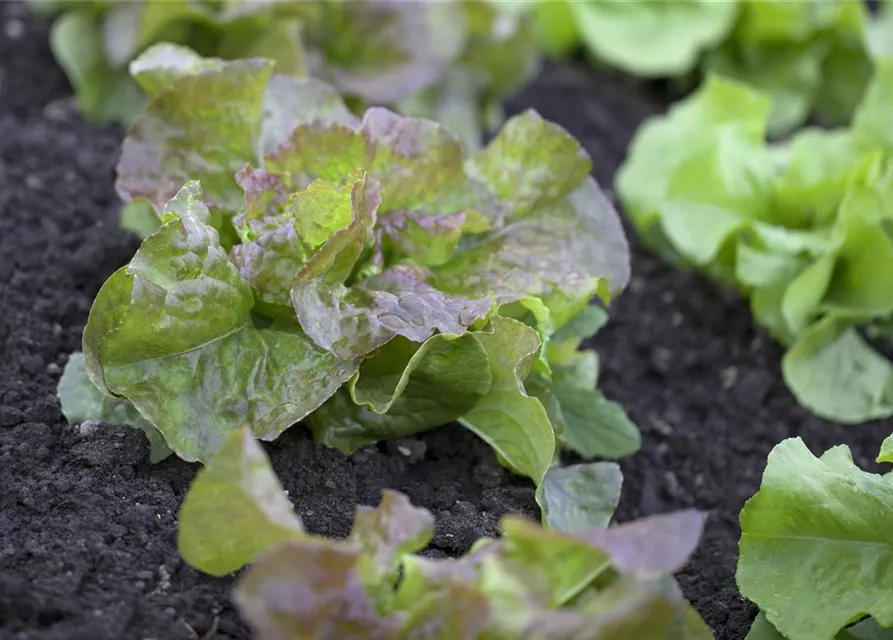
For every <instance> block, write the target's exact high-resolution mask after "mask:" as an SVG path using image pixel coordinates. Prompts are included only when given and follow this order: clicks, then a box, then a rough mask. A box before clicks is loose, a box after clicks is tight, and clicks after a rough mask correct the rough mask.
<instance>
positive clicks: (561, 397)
mask: <svg viewBox="0 0 893 640" xmlns="http://www.w3.org/2000/svg"><path fill="white" fill-rule="evenodd" d="M551 388H552V393H553V394H554V395H555V397H556V399H557V400H558V404H559V405H560V406H561V413H562V416H563V417H564V430H563V431H562V432H561V436H560V441H561V444H563V445H564V446H566V447H568V448H570V449H571V450H573V451H574V452H576V453H578V454H580V455H581V456H583V457H584V458H611V459H618V458H625V457H627V456H630V455H632V454H634V453H635V452H636V451H638V450H639V448H640V447H641V446H642V437H641V436H640V435H639V429H638V427H636V425H635V424H633V422H632V421H630V419H629V418H628V417H627V415H626V412H625V411H624V410H623V407H621V406H620V405H619V404H617V403H616V402H612V401H610V400H608V399H607V398H605V396H604V395H603V394H602V393H601V392H599V391H593V390H592V389H583V388H580V387H579V386H577V385H576V384H573V383H568V382H556V383H554V384H553V385H552V387H551Z"/></svg>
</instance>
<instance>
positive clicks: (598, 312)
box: [546, 305, 608, 387]
mask: <svg viewBox="0 0 893 640" xmlns="http://www.w3.org/2000/svg"><path fill="white" fill-rule="evenodd" d="M607 322H608V314H607V313H606V312H605V310H604V309H602V308H601V307H597V306H595V305H588V306H586V307H584V308H583V310H582V311H580V313H578V314H577V315H575V316H574V317H572V318H571V319H570V320H569V321H568V322H567V324H565V325H564V326H563V327H561V328H560V329H559V330H558V331H556V332H555V333H554V334H552V335H551V336H550V339H549V344H548V349H547V351H546V355H547V357H548V361H549V364H551V365H553V366H557V365H560V364H567V365H568V366H575V365H571V364H570V362H569V361H574V362H575V363H576V361H577V359H578V357H579V354H578V352H577V349H578V348H579V347H580V343H582V342H583V340H585V339H586V338H589V337H591V336H593V335H595V334H596V333H598V331H599V330H600V329H601V328H602V327H603V326H605V324H607ZM590 353H591V354H592V357H596V356H595V353H594V352H590ZM587 364H589V363H587ZM594 371H595V375H594V376H593V380H592V384H591V385H585V384H584V385H582V386H588V387H594V386H595V379H594V378H595V377H597V373H598V362H597V361H596V362H595V363H594Z"/></svg>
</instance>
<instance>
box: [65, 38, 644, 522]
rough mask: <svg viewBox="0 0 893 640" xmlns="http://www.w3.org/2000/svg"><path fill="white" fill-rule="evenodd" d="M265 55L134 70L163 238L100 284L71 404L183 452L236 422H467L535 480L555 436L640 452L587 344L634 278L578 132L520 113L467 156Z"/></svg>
mask: <svg viewBox="0 0 893 640" xmlns="http://www.w3.org/2000/svg"><path fill="white" fill-rule="evenodd" d="M273 66H274V64H273V62H271V61H269V60H264V59H249V60H240V61H234V62H226V61H223V60H220V59H203V58H200V57H198V56H197V55H195V54H194V53H192V52H191V51H189V50H186V49H183V48H180V47H176V46H173V45H158V46H156V47H153V48H150V49H149V50H148V51H147V52H146V53H145V54H144V55H143V56H142V57H140V58H138V59H137V60H136V61H135V62H134V65H133V68H134V70H135V77H136V80H137V81H138V82H139V83H140V84H141V85H142V86H143V87H144V88H145V90H146V91H147V92H149V93H150V94H151V95H152V96H153V97H152V100H151V101H150V102H149V104H148V106H147V107H146V109H145V110H144V111H143V113H142V115H141V116H140V118H139V120H138V121H137V122H136V123H135V125H134V126H133V127H132V129H131V131H130V134H129V135H128V137H127V139H126V140H125V141H124V145H123V150H122V155H121V159H120V163H119V168H118V181H117V189H118V192H119V193H120V194H121V195H122V197H123V198H124V199H125V201H137V200H139V201H141V202H144V203H147V204H146V206H147V207H148V209H149V211H150V212H152V214H153V215H155V214H154V212H155V211H158V212H159V213H158V214H157V215H158V216H159V219H158V220H157V222H156V225H157V230H155V231H154V232H153V233H152V234H151V235H149V236H148V237H147V238H146V239H145V240H144V241H143V243H142V245H141V246H140V248H139V250H138V251H137V252H136V255H135V256H134V257H133V259H132V260H131V261H130V263H129V264H128V265H126V266H124V267H122V268H121V269H119V270H118V271H116V272H115V273H114V274H113V275H112V276H111V277H110V278H109V279H108V281H107V282H106V283H105V285H104V286H103V287H102V289H101V290H100V292H99V294H98V295H97V298H96V301H95V302H94V304H93V308H92V310H91V312H90V316H89V320H88V322H87V326H86V328H85V330H84V339H83V348H84V355H83V358H82V359H81V358H80V357H75V358H73V359H72V360H71V362H70V363H69V367H68V369H67V370H66V372H65V375H64V376H63V379H62V383H61V385H60V395H61V397H62V404H63V410H64V411H65V413H66V415H68V416H69V418H74V419H84V418H93V419H115V420H123V421H125V422H129V423H131V424H134V425H135V426H138V427H141V428H143V429H145V430H146V431H147V432H148V433H149V434H150V442H154V443H157V444H159V445H160V443H161V442H162V441H163V443H165V445H166V446H167V447H169V448H170V449H171V450H173V452H175V453H176V454H177V455H178V456H180V457H182V458H184V459H186V460H206V459H207V458H208V457H209V456H210V455H211V454H212V453H213V452H214V451H216V450H217V448H218V447H219V446H220V445H221V444H222V443H223V441H224V440H225V439H226V437H227V436H228V435H229V434H230V433H232V432H233V431H234V430H236V429H238V428H239V427H241V426H248V427H249V428H250V429H251V430H252V433H253V434H254V435H255V436H256V437H258V438H261V439H265V440H270V439H273V438H276V437H277V436H278V435H279V434H280V433H282V431H284V430H285V429H287V428H289V427H290V426H292V425H294V424H296V423H297V422H299V421H304V422H305V424H306V425H307V426H308V427H309V428H310V429H311V430H312V432H313V434H314V436H315V438H316V439H317V440H318V441H320V442H323V443H325V444H327V445H330V446H332V447H336V448H338V449H340V450H341V451H345V452H350V451H353V450H355V449H357V448H358V447H360V446H363V445H365V444H367V443H370V442H375V441H379V440H383V439H386V438H394V437H401V436H407V435H410V434H414V433H418V432H420V431H423V430H426V429H430V428H432V427H435V426H438V425H441V424H444V423H447V422H450V421H453V420H459V421H460V422H461V423H462V424H464V425H465V426H466V427H467V428H469V429H470V430H472V431H473V432H474V433H476V434H477V435H479V436H480V437H481V438H483V439H484V440H486V441H487V442H488V443H489V444H490V445H491V446H492V447H493V448H494V449H495V450H496V452H497V453H498V455H499V457H500V459H501V460H502V461H503V462H504V463H505V464H506V465H507V466H508V467H510V468H511V469H513V470H515V471H517V472H518V473H521V474H523V475H525V476H528V477H530V478H533V479H534V481H535V482H537V483H538V484H539V483H541V482H542V480H543V478H544V476H545V474H546V472H547V471H548V470H549V469H550V467H551V466H552V464H553V462H554V461H555V458H556V451H557V450H558V448H560V447H568V448H570V449H572V450H574V451H576V452H578V453H579V454H581V455H583V456H586V457H603V458H618V457H623V456H626V455H629V454H630V453H632V452H634V451H635V450H636V449H637V448H638V446H639V434H638V431H637V429H636V427H635V425H633V424H632V423H631V422H630V421H629V420H628V419H627V417H626V415H625V414H624V412H623V410H622V409H621V408H620V407H619V406H618V405H616V404H614V403H611V402H609V401H607V400H606V399H605V398H604V396H602V395H601V394H599V393H598V392H597V391H595V390H594V386H595V382H596V377H597V372H598V362H597V359H596V358H595V354H594V353H593V352H591V351H582V352H578V351H577V347H578V346H579V345H580V343H581V342H582V340H583V339H584V338H585V337H587V336H589V335H591V334H593V333H594V332H595V331H596V330H597V329H598V328H599V327H600V326H601V324H603V322H604V320H605V316H604V312H602V311H601V310H600V309H598V308H596V307H590V306H588V303H589V301H590V299H591V298H592V297H593V296H599V297H600V298H601V299H602V301H603V302H605V303H607V302H608V301H609V300H610V299H611V298H612V297H613V296H614V295H616V294H617V293H618V292H619V291H620V290H621V289H622V288H623V287H624V285H625V284H626V282H627V279H628V277H629V249H628V246H627V243H626V239H625V236H624V234H623V230H622V227H621V225H620V222H619V219H618V216H617V213H616V211H615V210H614V208H613V206H612V205H611V204H610V202H609V201H608V199H607V198H606V197H605V195H604V194H603V193H602V192H601V190H600V189H599V187H598V185H597V184H596V183H595V181H594V180H593V179H592V178H591V177H590V176H589V170H590V164H591V161H590V159H589V157H588V155H587V154H586V153H585V151H584V150H583V149H582V148H581V147H580V145H579V144H578V143H577V141H576V140H574V139H573V137H571V136H570V135H569V134H568V133H567V132H566V131H564V130H563V129H561V128H560V127H558V126H557V125H554V124H551V123H549V122H546V121H545V120H543V119H542V118H541V117H540V116H539V115H537V114H536V113H535V112H533V111H528V112H525V113H523V114H521V115H519V116H516V117H514V118H512V119H511V120H509V121H508V122H507V124H506V125H505V127H504V128H503V129H502V131H501V132H500V133H499V134H498V135H497V136H496V137H495V138H494V139H493V140H492V142H491V143H490V144H489V145H488V146H487V147H486V148H484V149H482V150H480V151H479V152H478V153H476V154H474V155H472V156H471V157H470V158H468V159H466V158H465V157H464V152H463V147H462V145H461V143H460V141H459V140H458V138H456V137H455V136H454V135H453V134H451V133H450V132H449V131H447V130H446V129H445V128H444V127H443V126H442V125H440V124H437V123H435V122H432V121H429V120H424V119H420V118H409V117H402V116H398V115H396V114H395V113H393V112H391V111H388V110H387V109H384V108H380V107H376V108H371V109H369V110H367V111H366V113H365V114H364V115H363V117H362V118H357V117H355V116H354V115H353V114H352V113H351V112H350V111H349V110H348V109H347V108H346V107H345V105H344V103H343V102H342V101H341V99H340V98H339V96H338V94H337V93H336V92H335V91H334V90H333V89H331V88H330V87H328V86H327V85H325V84H323V83H321V82H319V81H316V80H307V79H297V78H293V77H289V76H284V75H279V74H273ZM134 418H135V419H134ZM164 453H165V451H164V449H163V447H160V446H158V447H156V449H155V452H154V457H156V458H158V457H161V456H162V455H164ZM556 486H557V485H556ZM572 486H573V483H565V489H567V490H571V489H572ZM569 488H570V489H569ZM540 497H541V503H542V502H545V501H546V500H547V496H544V495H543V494H541V496H540ZM562 517H569V516H562Z"/></svg>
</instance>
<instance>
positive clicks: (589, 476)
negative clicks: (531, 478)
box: [537, 462, 623, 533]
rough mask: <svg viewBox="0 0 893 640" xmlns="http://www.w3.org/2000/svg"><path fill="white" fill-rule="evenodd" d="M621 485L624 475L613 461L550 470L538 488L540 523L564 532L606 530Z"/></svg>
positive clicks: (615, 506)
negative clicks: (541, 516)
mask: <svg viewBox="0 0 893 640" xmlns="http://www.w3.org/2000/svg"><path fill="white" fill-rule="evenodd" d="M622 484H623V474H622V473H621V472H620V467H619V466H617V464H616V463H613V462H595V463H591V464H576V465H572V466H569V467H553V468H551V469H549V471H548V473H546V477H545V478H544V479H543V482H542V484H540V486H539V487H538V489H537V502H538V503H539V504H540V506H541V508H542V512H543V522H544V523H545V524H547V525H548V526H549V527H551V528H552V529H555V530H557V531H563V532H566V533H577V532H579V531H585V530H587V529H597V528H600V527H607V526H608V523H609V522H610V521H611V517H612V516H613V515H614V510H615V509H616V508H617V505H618V504H619V503H620V488H621V486H622Z"/></svg>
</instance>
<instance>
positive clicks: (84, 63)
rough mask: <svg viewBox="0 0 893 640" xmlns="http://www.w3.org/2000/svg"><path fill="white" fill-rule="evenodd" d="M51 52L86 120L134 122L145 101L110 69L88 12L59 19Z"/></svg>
mask: <svg viewBox="0 0 893 640" xmlns="http://www.w3.org/2000/svg"><path fill="white" fill-rule="evenodd" d="M50 48H51V49H52V50H53V55H54V56H55V58H56V60H57V61H58V62H59V65H60V66H61V67H62V69H63V70H64V71H65V75H66V76H67V77H68V80H69V82H70V83H71V85H72V87H73V88H74V90H75V93H76V95H77V102H78V107H79V108H80V109H81V111H82V112H83V113H84V115H85V116H86V117H87V118H88V119H90V120H91V121H93V122H99V121H102V120H121V121H123V122H125V123H129V122H132V121H133V120H134V118H136V116H137V113H138V112H139V110H140V107H141V106H142V105H143V102H144V101H145V98H144V97H143V96H142V95H141V93H140V91H139V88H138V87H137V85H136V84H135V83H134V82H133V81H132V80H131V79H130V78H129V77H128V76H127V73H126V71H124V70H121V69H113V68H112V67H111V66H110V65H109V62H108V61H107V60H106V58H105V53H104V51H103V48H102V34H101V32H100V28H99V24H98V23H97V21H96V19H95V18H94V16H93V15H92V13H91V12H90V11H89V9H78V10H75V11H69V12H66V13H65V14H64V15H63V16H62V17H60V18H59V20H57V21H56V22H55V23H54V24H53V28H52V31H51V32H50Z"/></svg>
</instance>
